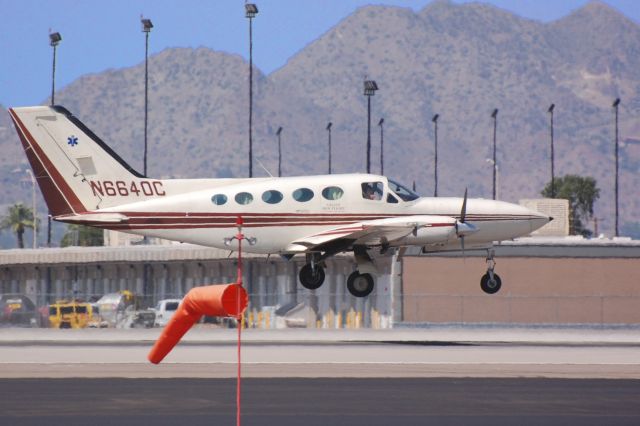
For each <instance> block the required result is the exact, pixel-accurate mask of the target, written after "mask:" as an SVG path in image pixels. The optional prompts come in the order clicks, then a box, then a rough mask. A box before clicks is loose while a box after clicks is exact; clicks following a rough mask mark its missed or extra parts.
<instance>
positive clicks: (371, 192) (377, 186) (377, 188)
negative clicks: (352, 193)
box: [361, 182, 382, 201]
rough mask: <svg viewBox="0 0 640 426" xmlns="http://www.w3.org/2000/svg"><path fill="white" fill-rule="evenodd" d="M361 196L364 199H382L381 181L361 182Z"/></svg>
mask: <svg viewBox="0 0 640 426" xmlns="http://www.w3.org/2000/svg"><path fill="white" fill-rule="evenodd" d="M361 186H362V198H364V199H365V200H376V201H377V200H382V182H363V183H362V184H361Z"/></svg>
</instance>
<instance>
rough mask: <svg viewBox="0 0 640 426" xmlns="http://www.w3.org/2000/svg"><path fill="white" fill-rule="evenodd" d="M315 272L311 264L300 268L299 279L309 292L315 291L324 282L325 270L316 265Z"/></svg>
mask: <svg viewBox="0 0 640 426" xmlns="http://www.w3.org/2000/svg"><path fill="white" fill-rule="evenodd" d="M313 269H315V270H312V269H311V264H310V263H307V264H306V265H304V266H303V267H302V268H300V273H299V274H298V277H299V278H300V282H301V283H302V286H303V287H304V288H308V289H309V290H315V289H317V288H319V287H320V286H321V285H322V283H323V282H324V269H323V268H322V266H320V265H316V267H315V268H313Z"/></svg>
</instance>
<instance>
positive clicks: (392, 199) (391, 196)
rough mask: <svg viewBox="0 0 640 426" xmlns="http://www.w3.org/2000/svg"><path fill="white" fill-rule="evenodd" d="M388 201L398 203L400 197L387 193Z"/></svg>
mask: <svg viewBox="0 0 640 426" xmlns="http://www.w3.org/2000/svg"><path fill="white" fill-rule="evenodd" d="M387 203H391V204H398V199H397V198H396V197H394V196H393V195H391V193H388V194H387Z"/></svg>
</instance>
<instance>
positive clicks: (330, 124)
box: [327, 122, 333, 174]
mask: <svg viewBox="0 0 640 426" xmlns="http://www.w3.org/2000/svg"><path fill="white" fill-rule="evenodd" d="M331 126H333V123H332V122H329V123H328V124H327V133H328V134H329V174H331Z"/></svg>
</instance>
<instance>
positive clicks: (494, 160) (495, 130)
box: [491, 108, 498, 200]
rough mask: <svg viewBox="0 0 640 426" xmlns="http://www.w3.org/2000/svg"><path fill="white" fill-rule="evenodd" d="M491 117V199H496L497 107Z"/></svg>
mask: <svg viewBox="0 0 640 426" xmlns="http://www.w3.org/2000/svg"><path fill="white" fill-rule="evenodd" d="M491 117H492V118H493V199H494V200H495V199H496V173H497V170H498V162H497V160H496V133H497V130H498V108H496V109H494V110H493V112H492V113H491Z"/></svg>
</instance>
